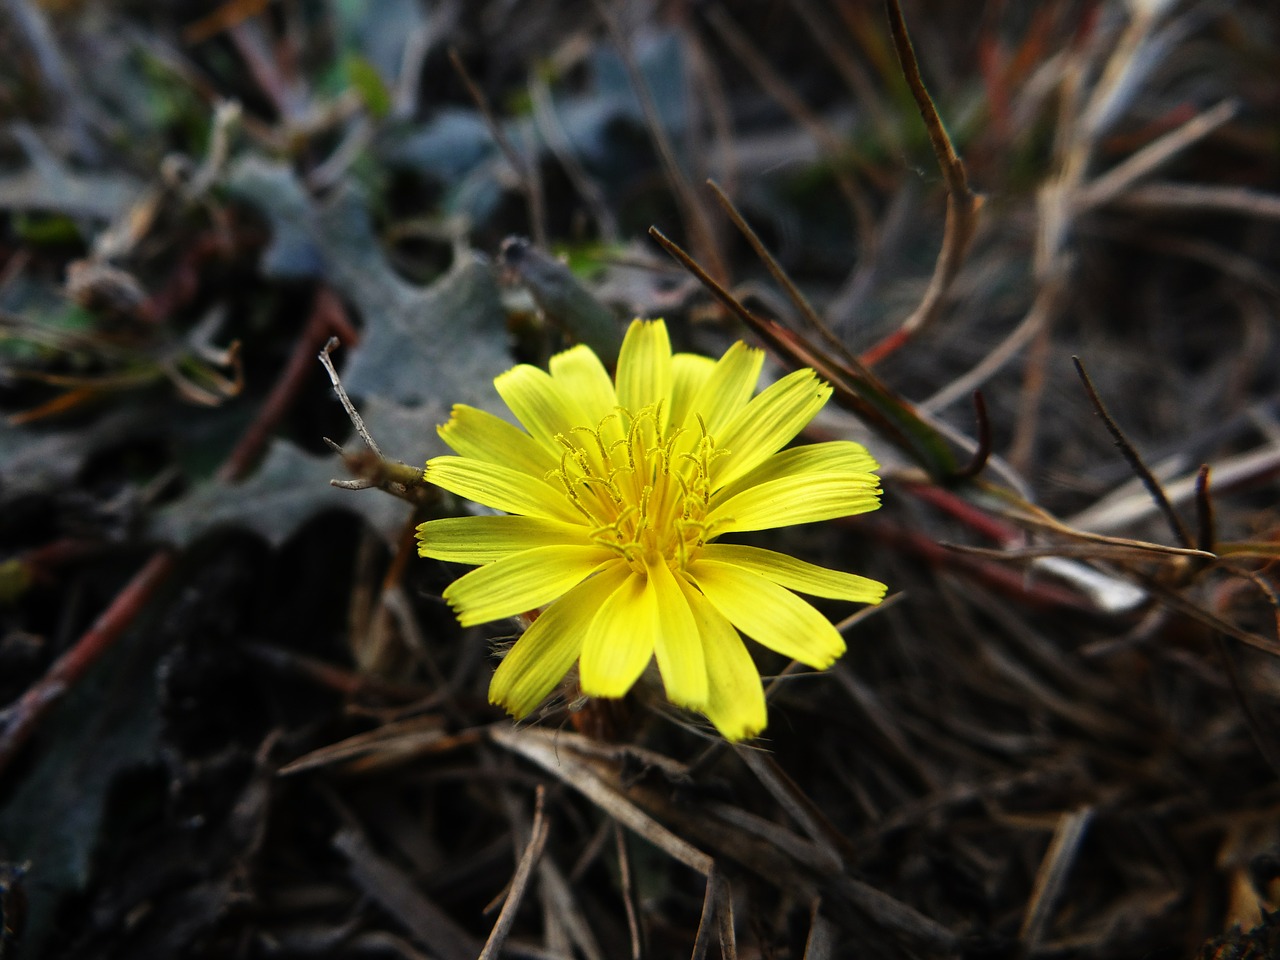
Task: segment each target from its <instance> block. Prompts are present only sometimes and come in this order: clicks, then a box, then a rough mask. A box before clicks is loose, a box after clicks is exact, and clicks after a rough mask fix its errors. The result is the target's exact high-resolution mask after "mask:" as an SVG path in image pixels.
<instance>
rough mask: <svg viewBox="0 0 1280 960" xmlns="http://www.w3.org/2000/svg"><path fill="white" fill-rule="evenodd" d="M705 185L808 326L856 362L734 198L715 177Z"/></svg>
mask: <svg viewBox="0 0 1280 960" xmlns="http://www.w3.org/2000/svg"><path fill="white" fill-rule="evenodd" d="M707 186H709V187H710V188H711V191H712V193H714V194H715V195H716V200H718V201H719V202H720V206H721V207H722V208H723V209H724V212H725V213H726V214H728V215H729V219H730V220H732V221H733V225H734V226H735V227H737V228H738V231H739V232H740V233H741V234H742V235H743V236H744V237H745V238H746V240H747V243H749V244H751V249H752V250H754V251H755V252H756V256H757V257H759V258H760V260H761V262H763V263H764V265H765V267H766V268H767V269H768V271H769V274H770V275H771V276H772V277H773V279H774V280H775V281H777V283H778V285H779V286H780V287H782V289H783V290H785V291H786V294H787V297H788V298H789V299H790V300H791V303H792V305H793V306H795V308H796V309H797V310H799V311H800V314H801V316H803V317H804V318H805V319H806V320H807V321H809V325H810V326H812V327H813V329H815V330H817V331H818V334H819V335H820V336H821V337H822V339H823V340H825V341H826V342H827V345H828V346H829V347H831V348H832V349H833V350H835V351H836V352H837V353H839V354H840V355H841V356H842V357H844V358H845V359H846V360H850V361H854V362H856V360H855V358H854V357H853V356H852V355H851V354H850V353H849V351H848V349H847V348H846V347H845V345H844V344H843V343H841V342H840V339H839V338H838V337H837V336H836V335H835V334H834V333H833V332H832V330H831V328H830V327H828V326H827V324H826V321H824V320H823V319H822V317H821V316H820V315H819V314H818V311H817V310H815V309H814V308H813V305H812V304H811V303H809V300H808V298H807V297H806V296H805V295H804V294H803V293H802V292H801V290H800V288H799V287H797V286H796V285H795V282H794V281H792V279H791V277H789V276H788V275H787V271H786V270H784V269H783V268H782V264H780V263H778V261H777V260H776V259H775V258H774V256H773V254H772V253H770V252H769V248H768V247H766V246H765V245H764V241H763V240H761V239H760V236H759V234H757V233H756V232H755V230H753V229H752V228H751V224H749V223H747V221H746V219H745V218H744V217H743V216H742V214H741V213H740V212H739V211H738V208H737V207H736V206H735V205H734V203H733V201H732V200H730V199H729V198H728V196H726V195H725V192H724V191H723V190H721V189H720V184H718V183H716V182H715V181H714V180H708V181H707Z"/></svg>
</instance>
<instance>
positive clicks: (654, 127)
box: [592, 0, 729, 280]
mask: <svg viewBox="0 0 1280 960" xmlns="http://www.w3.org/2000/svg"><path fill="white" fill-rule="evenodd" d="M592 3H593V5H594V6H595V8H596V13H597V14H599V16H600V19H601V20H603V21H604V25H605V28H606V29H607V30H608V31H609V37H610V39H611V40H612V41H613V45H614V47H615V48H616V49H617V51H618V56H619V57H621V59H622V65H623V67H624V68H625V69H626V71H627V79H628V80H629V81H630V82H631V89H632V90H633V91H634V92H635V95H636V97H637V99H639V101H640V109H641V110H642V111H643V113H644V120H645V125H646V126H647V127H648V129H649V136H650V137H652V138H653V145H654V147H655V148H656V149H657V151H658V157H659V159H660V160H661V161H662V169H663V172H664V173H665V174H666V177H667V182H668V183H669V184H670V185H671V189H672V190H673V191H674V192H675V195H676V198H677V199H678V200H679V201H680V210H681V213H682V215H683V218H684V221H685V228H686V229H687V230H688V231H689V238H690V241H691V242H692V244H693V248H694V250H696V251H698V256H699V257H701V258H702V259H703V260H705V261H706V262H707V263H708V264H710V269H711V273H712V275H713V276H715V277H717V278H719V279H720V280H728V278H729V266H728V264H727V263H725V260H724V257H723V256H721V254H720V245H719V244H718V243H717V242H716V231H715V228H714V226H713V225H712V223H711V217H710V216H709V215H708V214H707V210H706V207H704V206H703V204H702V201H701V200H700V199H699V197H698V193H697V191H696V190H694V189H693V184H692V183H690V182H689V178H688V177H687V176H686V175H685V172H684V170H683V169H682V168H681V166H680V161H679V160H677V159H676V152H675V149H674V148H673V147H672V145H671V138H670V137H668V136H667V131H666V129H665V128H664V127H663V125H662V116H661V115H660V114H659V113H658V106H657V104H656V103H654V102H653V92H652V91H651V90H650V89H649V84H648V83H647V82H646V81H645V79H644V74H643V73H642V72H641V70H640V65H639V64H638V63H637V62H636V58H635V54H634V53H633V52H632V50H631V44H630V43H628V41H627V38H626V36H625V35H623V32H622V27H621V26H620V25H619V23H618V17H617V15H616V14H615V13H614V12H613V11H612V10H610V9H609V5H608V0H592Z"/></svg>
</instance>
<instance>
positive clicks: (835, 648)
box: [687, 558, 845, 670]
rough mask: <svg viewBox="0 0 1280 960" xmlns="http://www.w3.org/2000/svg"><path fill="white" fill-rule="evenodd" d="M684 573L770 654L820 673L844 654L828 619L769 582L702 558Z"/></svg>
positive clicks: (748, 572)
mask: <svg viewBox="0 0 1280 960" xmlns="http://www.w3.org/2000/svg"><path fill="white" fill-rule="evenodd" d="M687 571H688V575H689V577H691V578H692V579H693V581H694V582H695V584H696V585H697V586H698V588H699V589H700V590H701V591H702V592H703V594H704V595H705V596H706V598H707V599H708V600H710V601H711V603H712V605H713V606H714V607H715V608H716V609H717V610H719V611H720V613H722V614H723V615H724V616H725V617H726V618H727V619H728V620H729V622H730V623H732V624H733V625H734V626H735V627H737V628H738V629H739V630H741V631H742V632H743V633H745V634H746V635H747V636H749V637H751V638H752V639H754V640H756V641H758V642H759V643H761V644H763V645H764V646H766V647H768V648H769V649H770V650H776V651H777V652H778V653H780V654H782V655H783V656H784V657H790V658H791V659H793V660H799V661H800V662H801V663H805V664H808V665H809V666H811V667H815V668H817V669H819V670H825V669H826V668H827V667H829V666H831V664H832V663H834V662H835V660H836V658H837V657H839V656H840V655H841V654H842V653H844V651H845V644H844V639H843V638H842V637H841V636H840V634H839V633H838V632H837V631H836V628H835V627H833V626H832V625H831V624H830V623H829V622H828V621H827V618H826V617H824V616H823V615H822V614H820V613H819V612H818V611H817V610H815V609H813V607H811V606H809V604H807V603H805V602H804V601H803V600H801V599H800V598H799V597H797V596H796V595H795V594H794V593H792V592H791V591H790V590H787V589H785V588H783V587H780V586H778V585H777V584H776V583H774V582H773V581H772V580H766V579H765V578H764V577H762V576H760V574H758V573H753V572H752V571H750V570H744V569H743V568H741V567H738V566H735V565H733V564H731V563H718V562H717V561H715V560H703V559H701V558H699V559H697V560H695V561H693V562H692V563H690V564H689V566H688V568H687Z"/></svg>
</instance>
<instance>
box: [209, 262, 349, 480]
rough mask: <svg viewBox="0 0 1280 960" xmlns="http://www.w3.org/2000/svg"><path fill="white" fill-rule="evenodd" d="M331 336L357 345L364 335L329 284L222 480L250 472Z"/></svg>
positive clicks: (221, 472)
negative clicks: (352, 322)
mask: <svg viewBox="0 0 1280 960" xmlns="http://www.w3.org/2000/svg"><path fill="white" fill-rule="evenodd" d="M330 337H338V338H339V339H341V340H342V342H343V343H344V344H346V345H347V346H354V345H355V344H356V343H357V342H358V341H359V339H360V335H359V334H358V333H357V332H356V330H355V328H354V327H352V326H351V321H350V320H348V319H347V312H346V310H345V309H343V306H342V301H340V300H339V299H338V297H337V294H335V293H334V292H333V291H332V290H330V289H329V288H328V287H321V288H320V289H319V290H317V291H316V298H315V302H314V303H313V304H312V306H311V313H310V315H309V316H308V317H307V323H306V326H305V327H303V329H302V335H301V336H300V337H299V338H298V342H297V343H296V344H294V347H293V353H292V354H290V356H289V360H288V362H287V363H286V364H285V366H284V369H283V370H282V371H281V372H280V376H279V378H278V379H277V380H276V385H275V386H274V387H272V388H271V393H269V394H268V395H267V398H266V400H264V401H263V403H262V407H261V408H260V409H259V411H258V415H257V416H256V417H255V418H254V420H253V422H252V423H251V424H249V427H248V429H247V430H245V432H244V435H243V436H242V437H241V438H240V442H239V443H237V444H236V448H235V449H234V450H232V451H231V454H230V456H228V457H227V459H226V462H225V463H223V464H222V467H221V468H220V469H219V470H218V479H219V480H221V481H222V482H224V483H233V482H235V481H236V480H239V479H241V478H242V477H243V476H244V475H245V474H247V473H248V472H249V468H250V467H252V466H253V464H254V462H255V461H256V460H257V459H258V455H259V454H261V453H262V450H263V448H264V447H265V446H266V445H267V441H268V440H270V439H271V434H272V433H274V432H275V429H276V427H277V426H279V424H280V421H281V420H283V419H284V416H285V414H286V413H287V412H288V410H289V406H290V404H292V403H293V400H294V398H295V397H297V395H298V392H299V391H300V390H301V389H302V385H303V384H304V383H306V381H307V378H309V377H311V376H312V375H313V373H314V371H315V369H316V354H317V353H319V352H320V348H321V347H323V346H324V345H325V343H326V342H327V341H328V339H329V338H330Z"/></svg>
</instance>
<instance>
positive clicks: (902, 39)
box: [862, 0, 982, 366]
mask: <svg viewBox="0 0 1280 960" xmlns="http://www.w3.org/2000/svg"><path fill="white" fill-rule="evenodd" d="M885 10H886V12H887V14H888V16H889V31H890V33H891V34H892V35H893V46H894V49H895V50H896V51H897V54H898V62H899V63H900V64H901V66H902V73H903V76H904V77H905V78H906V81H907V86H908V88H910V90H911V95H912V97H914V98H915V101H916V107H917V108H918V109H919V111H920V117H921V119H922V120H924V125H925V129H926V130H927V131H928V134H929V142H930V144H932V146H933V153H934V156H935V158H936V159H937V161H938V167H939V169H941V171H942V175H943V177H944V178H945V179H946V181H947V219H946V223H945V225H944V226H943V234H942V249H941V250H939V251H938V259H937V262H936V263H935V264H934V268H933V276H932V277H931V278H930V280H929V286H928V288H927V289H926V290H925V293H924V297H923V298H922V299H921V301H920V304H919V306H917V307H916V309H915V310H914V311H913V312H912V313H911V315H910V316H909V317H907V319H906V320H904V321H902V324H901V326H900V327H899V328H898V329H897V330H896V331H895V332H894V333H892V334H890V335H889V336H887V337H885V338H884V339H883V340H881V341H880V342H879V343H878V344H876V345H875V346H873V347H871V349H869V350H867V351H866V352H865V353H864V354H863V355H862V361H863V363H865V364H867V365H868V366H871V365H873V364H875V363H876V362H877V361H879V360H881V359H883V358H884V357H885V356H887V355H888V354H890V353H892V352H893V351H894V350H896V349H898V348H899V347H900V346H901V345H902V344H903V343H905V342H906V341H907V340H908V339H910V338H911V337H913V336H914V335H915V334H916V333H918V332H919V331H920V329H921V328H923V327H924V326H926V325H928V324H929V323H932V322H933V321H934V320H935V319H937V317H938V314H939V313H940V312H941V310H942V305H943V302H944V300H945V298H946V296H947V293H948V291H949V290H950V289H951V283H952V281H953V280H955V278H956V274H957V273H959V272H960V266H961V264H963V263H964V258H965V255H966V254H967V253H968V252H969V245H970V244H971V243H972V242H973V236H974V233H975V232H976V231H977V229H978V212H979V210H981V208H982V198H981V197H980V196H979V195H978V194H975V193H974V192H973V191H972V190H971V189H970V188H969V178H968V176H967V175H966V174H965V170H964V162H963V161H962V160H961V159H960V155H959V154H957V153H956V150H955V147H954V146H953V145H952V143H951V138H950V137H949V136H948V135H947V130H946V127H944V126H943V124H942V118H941V117H939V116H938V110H937V107H935V106H934V103H933V98H932V97H930V96H929V91H928V89H926V87H925V85H924V80H923V78H922V77H921V76H920V64H919V63H918V61H917V60H916V55H915V50H914V49H913V47H912V45H911V36H910V34H909V33H908V32H907V24H906V20H905V19H903V16H902V8H901V6H900V5H899V4H898V0H885Z"/></svg>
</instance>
